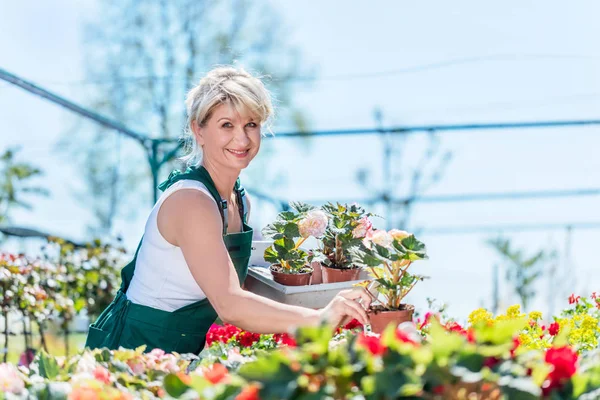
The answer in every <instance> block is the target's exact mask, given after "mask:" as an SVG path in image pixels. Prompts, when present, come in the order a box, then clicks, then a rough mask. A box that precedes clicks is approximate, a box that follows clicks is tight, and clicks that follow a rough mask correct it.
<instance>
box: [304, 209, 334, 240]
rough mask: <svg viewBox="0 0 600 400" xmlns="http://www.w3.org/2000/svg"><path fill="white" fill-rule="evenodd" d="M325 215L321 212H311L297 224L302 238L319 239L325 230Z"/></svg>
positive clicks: (326, 220)
mask: <svg viewBox="0 0 600 400" xmlns="http://www.w3.org/2000/svg"><path fill="white" fill-rule="evenodd" d="M327 222H328V219H327V215H326V214H325V213H324V212H323V211H321V210H311V211H309V212H308V213H306V216H305V217H304V218H303V219H301V220H300V222H298V230H299V231H300V236H302V237H303V238H308V237H310V236H312V237H316V238H318V237H321V236H323V235H324V234H325V229H327Z"/></svg>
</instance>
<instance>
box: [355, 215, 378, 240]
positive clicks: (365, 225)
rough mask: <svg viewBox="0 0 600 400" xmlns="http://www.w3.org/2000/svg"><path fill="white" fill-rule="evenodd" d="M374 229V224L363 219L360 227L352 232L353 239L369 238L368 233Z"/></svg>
mask: <svg viewBox="0 0 600 400" xmlns="http://www.w3.org/2000/svg"><path fill="white" fill-rule="evenodd" d="M372 229H373V224H372V223H371V221H369V218H367V217H362V218H361V219H360V220H359V221H358V225H356V227H355V228H354V230H353V231H352V237H353V238H355V239H358V238H364V237H366V236H367V233H368V232H369V231H371V230H372Z"/></svg>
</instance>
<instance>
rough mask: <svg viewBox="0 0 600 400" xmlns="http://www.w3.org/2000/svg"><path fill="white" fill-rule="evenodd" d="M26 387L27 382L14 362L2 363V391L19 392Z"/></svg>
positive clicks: (0, 379) (0, 370)
mask: <svg viewBox="0 0 600 400" xmlns="http://www.w3.org/2000/svg"><path fill="white" fill-rule="evenodd" d="M24 389H25V382H23V379H22V378H21V376H20V374H19V371H18V370H17V368H16V367H15V366H14V365H12V364H7V363H3V364H0V392H4V393H13V394H19V393H21V392H22V391H23V390H24Z"/></svg>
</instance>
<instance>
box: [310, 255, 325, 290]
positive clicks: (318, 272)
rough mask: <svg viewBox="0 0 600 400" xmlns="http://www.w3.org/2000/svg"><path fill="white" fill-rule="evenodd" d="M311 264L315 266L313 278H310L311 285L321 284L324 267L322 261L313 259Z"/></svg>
mask: <svg viewBox="0 0 600 400" xmlns="http://www.w3.org/2000/svg"><path fill="white" fill-rule="evenodd" d="M310 266H311V267H312V268H313V274H312V279H311V280H310V284H311V285H319V284H321V283H323V269H322V268H321V263H320V262H318V261H313V262H312V263H310Z"/></svg>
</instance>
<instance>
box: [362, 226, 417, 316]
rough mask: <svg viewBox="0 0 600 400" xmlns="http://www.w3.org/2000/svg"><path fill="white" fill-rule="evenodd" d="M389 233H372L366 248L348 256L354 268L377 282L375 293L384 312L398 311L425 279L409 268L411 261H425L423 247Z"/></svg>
mask: <svg viewBox="0 0 600 400" xmlns="http://www.w3.org/2000/svg"><path fill="white" fill-rule="evenodd" d="M390 232H391V233H388V232H385V231H375V232H374V234H373V235H374V236H373V238H372V239H371V240H370V241H368V242H367V243H368V244H367V245H366V246H363V247H362V248H358V247H355V248H352V249H351V253H352V255H353V259H354V260H355V262H356V264H357V265H359V266H362V267H364V268H367V269H368V271H369V274H370V275H371V277H372V278H373V280H374V281H375V282H377V284H378V285H377V286H376V287H377V291H378V292H379V293H380V294H381V295H383V297H384V298H385V306H386V308H387V309H388V310H397V309H399V308H400V304H401V302H402V299H403V298H404V297H406V295H407V294H408V293H409V292H410V291H411V290H412V289H413V287H414V286H415V285H416V284H417V282H419V281H422V280H423V279H425V276H423V275H419V274H413V273H410V272H409V271H408V268H409V267H410V266H411V264H412V263H413V262H414V261H418V260H425V259H427V258H428V257H427V249H426V247H425V244H424V243H422V242H421V241H419V240H418V239H416V238H415V236H414V235H412V234H408V233H406V232H401V231H394V230H392V231H390ZM378 242H379V243H382V244H378ZM388 243H389V244H388ZM368 283H369V282H365V285H367V284H368Z"/></svg>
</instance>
